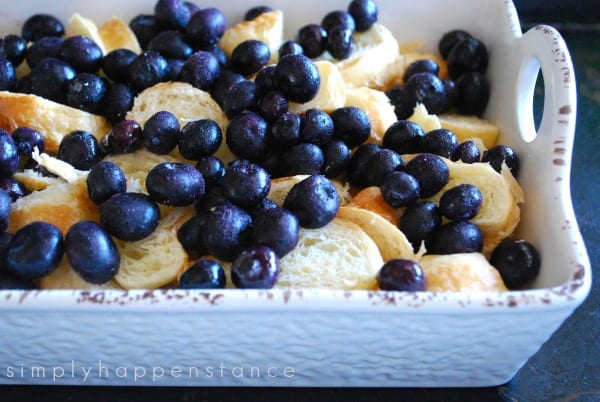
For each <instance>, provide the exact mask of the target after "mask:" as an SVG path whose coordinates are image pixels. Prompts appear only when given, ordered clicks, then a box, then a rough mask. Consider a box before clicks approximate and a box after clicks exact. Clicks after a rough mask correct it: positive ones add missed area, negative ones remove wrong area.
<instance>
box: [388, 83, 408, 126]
mask: <svg viewBox="0 0 600 402" xmlns="http://www.w3.org/2000/svg"><path fill="white" fill-rule="evenodd" d="M385 94H386V95H387V97H388V99H389V100H390V103H391V104H392V105H393V106H394V113H395V114H396V118H398V120H406V119H408V118H409V117H410V116H411V115H412V114H413V110H414V107H415V101H414V99H413V97H412V96H410V94H409V93H408V91H407V89H406V87H404V86H402V85H401V86H396V87H393V88H391V89H390V90H388V91H387V92H386V93H385Z"/></svg>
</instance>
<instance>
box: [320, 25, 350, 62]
mask: <svg viewBox="0 0 600 402" xmlns="http://www.w3.org/2000/svg"><path fill="white" fill-rule="evenodd" d="M353 33H354V31H352V30H350V29H347V28H342V27H336V28H332V29H331V30H329V31H328V32H327V39H326V41H325V49H326V50H327V51H328V52H329V53H330V54H331V55H332V56H333V57H335V58H336V59H338V60H344V59H347V58H348V57H350V55H351V54H352V51H353V50H354V38H353V36H352V34H353Z"/></svg>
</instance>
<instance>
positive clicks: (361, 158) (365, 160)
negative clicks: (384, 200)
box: [346, 142, 381, 188]
mask: <svg viewBox="0 0 600 402" xmlns="http://www.w3.org/2000/svg"><path fill="white" fill-rule="evenodd" d="M380 149H381V147H380V146H379V145H377V144H375V143H372V142H369V143H365V144H362V145H360V146H359V147H358V148H357V149H356V151H354V153H353V154H352V156H351V157H350V161H349V162H348V167H347V169H346V174H347V177H348V181H349V182H350V184H351V185H353V186H356V187H359V188H363V187H366V186H367V185H368V184H367V183H368V174H369V171H368V169H367V166H368V164H369V160H370V158H371V156H373V155H375V154H376V153H377V152H379V150H380Z"/></svg>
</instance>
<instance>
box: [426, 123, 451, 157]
mask: <svg viewBox="0 0 600 402" xmlns="http://www.w3.org/2000/svg"><path fill="white" fill-rule="evenodd" d="M420 148H421V152H427V153H430V154H434V155H438V156H443V157H444V158H448V159H449V158H450V157H451V156H452V155H453V154H454V152H455V151H456V148H458V137H456V134H454V133H453V132H452V131H450V130H447V129H445V128H438V129H435V130H431V131H429V132H428V133H427V134H425V136H424V137H422V138H421V146H420Z"/></svg>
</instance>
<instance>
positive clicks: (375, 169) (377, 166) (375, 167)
mask: <svg viewBox="0 0 600 402" xmlns="http://www.w3.org/2000/svg"><path fill="white" fill-rule="evenodd" d="M403 165H404V163H403V162H402V158H400V155H399V154H397V153H396V152H394V151H392V150H391V149H387V148H380V149H379V150H378V151H377V152H375V153H374V154H373V155H372V156H371V157H370V158H369V160H368V161H367V164H366V165H365V168H366V170H367V171H366V172H365V178H366V181H365V185H366V186H367V187H369V186H380V185H381V183H383V180H384V178H385V177H386V176H387V175H388V174H390V173H392V172H395V171H397V170H400V169H401V168H402V167H403Z"/></svg>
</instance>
